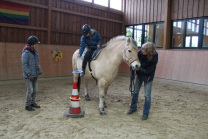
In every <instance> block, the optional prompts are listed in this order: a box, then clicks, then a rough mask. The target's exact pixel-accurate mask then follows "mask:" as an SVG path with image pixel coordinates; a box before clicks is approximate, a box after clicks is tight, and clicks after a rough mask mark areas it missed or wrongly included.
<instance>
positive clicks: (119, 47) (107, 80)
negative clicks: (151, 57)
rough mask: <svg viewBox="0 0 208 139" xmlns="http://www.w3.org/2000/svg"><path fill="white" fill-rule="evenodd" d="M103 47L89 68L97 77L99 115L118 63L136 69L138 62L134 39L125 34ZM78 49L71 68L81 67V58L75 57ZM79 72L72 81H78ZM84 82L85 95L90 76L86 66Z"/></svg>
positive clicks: (77, 68) (75, 53) (103, 113)
mask: <svg viewBox="0 0 208 139" xmlns="http://www.w3.org/2000/svg"><path fill="white" fill-rule="evenodd" d="M103 46H105V48H103V49H102V51H101V53H100V54H99V56H98V57H97V59H96V60H94V61H91V64H90V65H91V69H92V74H93V76H94V77H95V78H96V79H97V83H98V89H99V97H100V103H99V110H100V115H105V114H106V113H105V110H104V105H105V96H106V94H107V90H108V87H109V86H110V84H111V83H112V82H113V80H114V78H115V77H116V75H117V73H118V70H119V65H120V64H121V63H122V62H123V61H124V62H126V63H127V64H128V65H129V66H131V67H132V68H133V69H136V70H138V69H139V67H140V65H141V64H140V62H139V60H138V56H137V53H138V48H137V44H136V41H135V40H133V39H132V38H127V37H125V36H118V37H115V38H113V39H111V40H110V41H109V42H108V43H107V44H105V45H103ZM77 55H78V50H76V51H75V52H74V54H73V57H72V67H73V70H74V71H75V70H81V69H82V59H81V58H77ZM78 78H80V77H79V74H74V81H78ZM84 78H85V82H84V90H85V96H88V92H87V89H88V83H87V80H88V79H90V78H92V76H91V74H90V72H89V68H88V66H87V67H86V71H85V76H84Z"/></svg>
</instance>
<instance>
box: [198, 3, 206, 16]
mask: <svg viewBox="0 0 208 139" xmlns="http://www.w3.org/2000/svg"><path fill="white" fill-rule="evenodd" d="M198 1H199V2H198V3H199V9H198V15H197V16H198V17H201V16H203V15H204V5H205V1H206V0H198ZM205 11H206V10H205Z"/></svg>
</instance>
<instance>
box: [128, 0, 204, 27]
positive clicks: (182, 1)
mask: <svg viewBox="0 0 208 139" xmlns="http://www.w3.org/2000/svg"><path fill="white" fill-rule="evenodd" d="M125 2H126V9H125V11H126V13H124V14H125V15H124V17H125V25H131V24H142V23H152V22H160V21H164V16H165V13H164V12H165V0H135V1H131V0H126V1H125ZM132 5H137V9H136V11H135V9H134V12H133V13H132ZM207 7H208V1H207V0H171V5H170V7H169V8H170V9H171V14H170V15H171V20H177V19H186V18H196V17H203V16H208V8H207ZM132 17H135V19H132Z"/></svg>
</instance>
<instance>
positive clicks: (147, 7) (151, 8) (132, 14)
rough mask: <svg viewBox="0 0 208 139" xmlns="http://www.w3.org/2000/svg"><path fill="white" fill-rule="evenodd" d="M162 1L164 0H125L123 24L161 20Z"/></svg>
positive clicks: (162, 11)
mask: <svg viewBox="0 0 208 139" xmlns="http://www.w3.org/2000/svg"><path fill="white" fill-rule="evenodd" d="M164 3H165V0H134V1H132V0H126V1H125V4H126V6H125V7H126V9H125V13H124V14H125V24H126V25H131V24H141V23H149V22H160V21H163V20H164V8H165V7H164V6H165V4H164ZM135 7H136V8H135ZM135 9H136V10H135Z"/></svg>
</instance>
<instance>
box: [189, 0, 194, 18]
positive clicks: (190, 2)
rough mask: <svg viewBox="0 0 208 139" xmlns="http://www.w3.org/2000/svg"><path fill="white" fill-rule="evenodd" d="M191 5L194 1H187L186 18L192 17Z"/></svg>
mask: <svg viewBox="0 0 208 139" xmlns="http://www.w3.org/2000/svg"><path fill="white" fill-rule="evenodd" d="M193 4H194V1H193V0H189V3H188V18H192V17H193Z"/></svg>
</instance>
